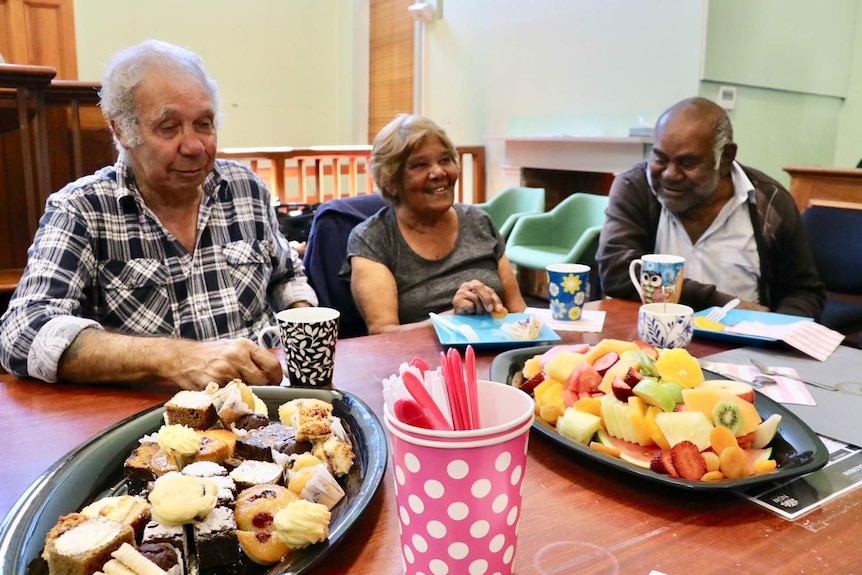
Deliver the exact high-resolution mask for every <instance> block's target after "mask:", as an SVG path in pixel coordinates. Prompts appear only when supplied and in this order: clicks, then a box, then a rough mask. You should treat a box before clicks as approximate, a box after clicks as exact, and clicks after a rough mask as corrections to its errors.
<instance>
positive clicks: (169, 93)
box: [119, 70, 217, 195]
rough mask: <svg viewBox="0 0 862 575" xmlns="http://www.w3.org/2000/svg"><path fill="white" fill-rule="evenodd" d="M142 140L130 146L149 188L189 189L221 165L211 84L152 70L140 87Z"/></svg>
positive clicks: (135, 167)
mask: <svg viewBox="0 0 862 575" xmlns="http://www.w3.org/2000/svg"><path fill="white" fill-rule="evenodd" d="M135 109H136V116H137V120H138V124H139V128H140V132H141V143H140V144H138V145H136V146H134V147H129V146H128V141H127V139H126V138H124V137H123V134H119V140H120V143H121V144H122V145H123V146H124V147H125V148H126V150H127V152H128V156H129V160H130V163H131V166H132V171H133V172H134V174H135V178H136V180H137V182H138V185H139V186H140V187H141V189H142V191H144V192H156V193H159V194H162V195H173V194H181V193H189V192H191V191H193V190H194V189H196V188H197V187H198V186H200V185H201V184H202V183H203V181H204V179H205V178H206V176H207V174H209V172H210V171H211V170H212V169H213V166H214V165H215V157H216V149H217V141H216V140H217V138H216V129H215V109H214V105H213V101H212V99H211V98H210V96H209V93H208V92H207V90H206V89H205V88H204V87H203V86H201V85H200V83H198V82H197V81H196V80H194V79H192V78H190V77H188V76H185V75H183V74H180V73H178V72H174V71H164V70H154V71H151V72H150V73H149V74H148V75H147V76H146V77H145V78H144V80H143V81H142V82H141V83H140V84H139V85H138V87H137V88H136V89H135Z"/></svg>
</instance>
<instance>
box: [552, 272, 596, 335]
mask: <svg viewBox="0 0 862 575" xmlns="http://www.w3.org/2000/svg"><path fill="white" fill-rule="evenodd" d="M546 271H547V272H548V295H549V296H550V300H551V302H550V303H551V317H553V318H554V319H557V320H564V321H576V320H578V319H580V318H581V313H583V310H584V302H586V301H587V294H588V293H590V266H585V265H583V264H551V265H549V266H548V267H547V268H546Z"/></svg>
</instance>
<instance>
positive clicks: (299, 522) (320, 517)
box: [274, 499, 331, 549]
mask: <svg viewBox="0 0 862 575" xmlns="http://www.w3.org/2000/svg"><path fill="white" fill-rule="evenodd" d="M330 518H331V514H330V513H329V509H327V508H326V505H321V504H320V503H312V502H311V501H306V500H304V499H298V500H296V501H294V502H292V503H290V504H289V505H288V506H287V507H285V508H284V509H281V510H280V511H279V512H278V513H276V514H275V521H274V524H275V528H276V530H277V532H278V538H279V539H281V540H282V541H284V542H285V543H287V545H288V547H290V548H291V549H302V548H303V547H307V546H309V545H312V544H314V543H320V542H321V541H323V540H325V539H326V538H327V537H329V521H330Z"/></svg>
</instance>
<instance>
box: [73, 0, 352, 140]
mask: <svg viewBox="0 0 862 575" xmlns="http://www.w3.org/2000/svg"><path fill="white" fill-rule="evenodd" d="M367 4H368V3H367V0H359V1H356V0H251V1H247V2H238V1H236V0H182V1H175V0H146V1H143V2H142V1H139V0H75V32H76V36H77V44H78V74H79V78H80V79H81V80H83V81H99V80H101V76H102V73H103V70H104V66H105V64H106V63H107V62H108V60H109V59H110V57H111V56H112V55H113V54H114V53H115V52H116V51H118V50H120V49H122V48H125V47H127V46H131V45H133V44H136V43H138V42H140V41H142V40H145V39H147V38H158V39H161V40H166V41H168V42H173V43H175V44H179V45H182V46H186V47H188V48H190V49H192V50H194V51H196V52H197V53H199V54H200V55H201V56H202V57H203V59H204V61H205V62H206V64H207V68H208V70H209V72H210V74H211V75H212V76H213V78H215V79H216V81H217V82H218V83H219V87H220V92H221V99H222V116H223V122H222V128H221V130H220V132H219V146H220V147H223V148H224V147H244V146H310V145H324V144H360V143H362V144H364V143H366V142H365V139H366V135H365V130H366V128H365V125H366V124H367V120H364V118H366V117H367V111H365V110H367V107H368V106H367V88H363V87H364V86H366V85H367V74H368V73H367V49H365V56H364V58H363V48H362V47H367V45H368V40H367V37H368V36H367V34H368V32H367V9H368V8H367ZM363 23H364V26H363ZM364 62H366V63H364ZM363 66H364V68H363ZM363 74H364V75H363ZM357 75H358V76H357ZM360 124H361V125H360Z"/></svg>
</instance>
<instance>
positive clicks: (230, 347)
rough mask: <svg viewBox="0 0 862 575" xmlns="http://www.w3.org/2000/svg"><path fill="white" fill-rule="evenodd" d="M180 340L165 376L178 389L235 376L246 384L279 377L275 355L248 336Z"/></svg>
mask: <svg viewBox="0 0 862 575" xmlns="http://www.w3.org/2000/svg"><path fill="white" fill-rule="evenodd" d="M180 341H182V344H181V345H180V346H179V348H180V349H178V350H177V353H178V356H177V358H176V359H175V361H174V366H172V367H170V368H169V371H168V373H166V374H165V376H166V379H169V380H171V381H173V382H174V383H175V384H176V385H177V386H179V387H180V388H181V389H204V388H205V387H206V386H207V384H208V383H209V382H211V381H214V382H216V383H218V384H219V385H224V384H226V383H227V382H229V381H231V380H232V379H236V378H239V379H241V380H242V381H243V382H245V383H246V384H247V385H278V384H280V383H281V381H282V378H283V373H282V369H281V363H280V362H279V361H278V358H277V357H276V356H275V355H273V354H272V353H270V352H269V351H268V350H266V349H264V348H262V347H260V346H258V345H257V344H255V343H254V342H253V341H251V340H248V339H221V340H218V341H212V342H197V341H190V340H180ZM171 369H172V371H171Z"/></svg>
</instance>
